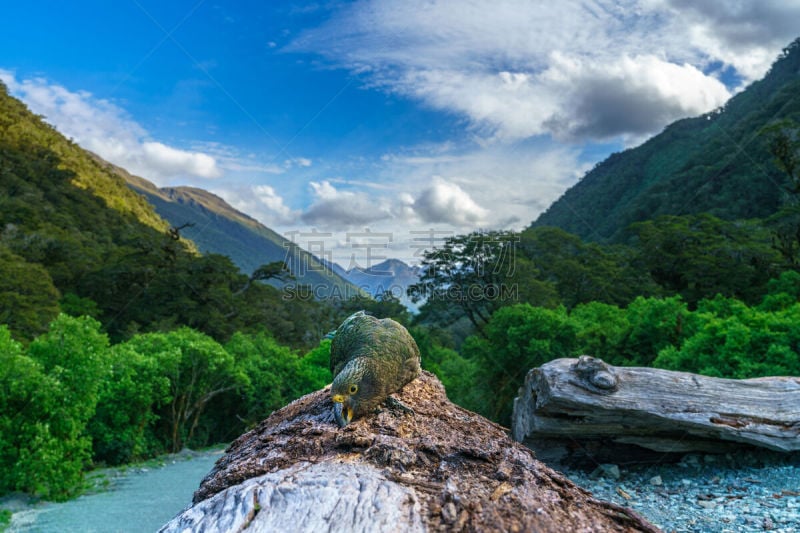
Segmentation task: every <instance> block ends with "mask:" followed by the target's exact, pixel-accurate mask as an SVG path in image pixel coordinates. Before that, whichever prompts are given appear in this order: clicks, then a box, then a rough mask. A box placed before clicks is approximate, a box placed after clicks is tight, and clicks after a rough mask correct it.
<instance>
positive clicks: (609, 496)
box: [563, 452, 800, 533]
mask: <svg viewBox="0 0 800 533" xmlns="http://www.w3.org/2000/svg"><path fill="white" fill-rule="evenodd" d="M563 471H564V473H565V474H567V476H569V477H570V479H572V480H573V481H574V482H575V483H577V484H578V485H580V486H582V487H584V488H586V489H587V490H590V491H591V492H592V493H593V494H594V495H595V496H596V497H598V498H600V499H604V500H609V501H612V502H614V503H618V504H620V505H625V506H627V507H630V508H632V509H634V510H635V511H637V512H638V513H639V514H641V515H642V516H644V517H645V518H647V519H648V520H650V522H652V523H653V524H655V525H657V526H658V527H660V528H661V529H663V530H664V531H666V532H673V531H674V532H689V531H691V532H700V531H702V532H713V533H722V532H731V533H740V532H754V531H759V532H762V531H774V532H778V533H790V532H791V533H800V454H791V455H786V454H778V453H772V452H744V453H741V454H735V455H731V454H727V455H694V454H691V455H686V456H685V457H683V459H682V460H681V461H680V462H679V463H673V464H657V465H647V466H630V467H618V466H617V465H601V466H599V467H598V468H596V469H595V470H594V471H592V472H586V471H579V470H570V469H567V470H563Z"/></svg>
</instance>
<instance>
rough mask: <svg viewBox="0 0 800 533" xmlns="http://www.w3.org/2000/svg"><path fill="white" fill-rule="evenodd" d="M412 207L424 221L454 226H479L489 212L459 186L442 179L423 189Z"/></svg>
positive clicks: (483, 222) (484, 221)
mask: <svg viewBox="0 0 800 533" xmlns="http://www.w3.org/2000/svg"><path fill="white" fill-rule="evenodd" d="M412 208H413V210H414V212H415V213H417V214H418V215H419V216H420V217H421V218H422V219H423V220H424V221H425V222H431V223H446V224H452V225H454V226H472V227H476V226H480V225H482V224H485V223H486V218H487V216H488V214H489V212H488V211H487V210H486V209H484V208H483V207H481V206H479V205H478V204H477V203H476V202H475V200H473V199H472V198H471V197H470V195H469V194H467V193H466V192H464V190H463V189H462V188H461V187H459V186H458V185H456V184H455V183H449V182H447V181H444V180H442V179H438V180H436V183H434V184H433V185H432V186H431V187H429V188H427V189H425V190H423V191H422V192H421V193H420V195H419V196H418V197H417V198H416V199H415V200H414V203H413V204H412Z"/></svg>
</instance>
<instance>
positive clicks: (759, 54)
mask: <svg viewBox="0 0 800 533" xmlns="http://www.w3.org/2000/svg"><path fill="white" fill-rule="evenodd" d="M659 3H660V2H659ZM663 6H664V7H665V8H666V9H670V10H671V13H672V15H673V16H674V17H677V18H678V19H679V20H680V23H681V25H682V26H683V31H682V32H681V35H686V36H687V37H688V40H689V42H690V43H691V44H692V45H694V46H696V47H697V48H698V49H700V50H703V51H705V52H706V53H707V54H708V56H710V57H712V58H716V59H718V60H719V61H722V62H723V63H725V64H727V65H731V66H732V67H733V68H735V69H736V70H737V72H739V74H740V75H742V76H743V77H744V79H745V81H753V80H755V79H757V78H759V77H760V76H762V75H763V74H764V72H765V71H766V69H767V68H768V67H769V65H770V64H772V62H773V61H774V60H775V54H776V52H777V51H778V50H780V49H781V47H783V46H786V45H787V44H789V42H790V41H792V40H793V39H795V38H797V33H798V28H800V3H798V2H786V1H785V0H747V1H738V2H716V1H714V0H663Z"/></svg>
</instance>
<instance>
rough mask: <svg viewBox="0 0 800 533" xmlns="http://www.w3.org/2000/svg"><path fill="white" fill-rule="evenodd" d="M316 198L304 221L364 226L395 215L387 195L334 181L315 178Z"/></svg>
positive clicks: (335, 227)
mask: <svg viewBox="0 0 800 533" xmlns="http://www.w3.org/2000/svg"><path fill="white" fill-rule="evenodd" d="M310 185H311V188H312V190H313V193H314V196H315V199H314V201H313V203H312V204H311V205H310V206H309V207H308V209H306V211H305V212H304V213H303V214H302V217H301V218H302V220H303V222H305V223H307V224H310V225H312V226H316V227H320V228H325V229H332V230H341V229H347V228H352V227H357V226H363V225H365V224H370V223H373V222H377V221H380V220H386V219H388V218H391V216H392V210H391V206H390V204H389V202H387V201H386V200H385V199H381V198H376V197H371V196H369V195H368V194H366V193H363V192H354V191H342V190H339V189H337V188H336V187H334V186H333V185H331V183H330V181H327V180H326V181H322V182H315V181H312V182H311V184H310Z"/></svg>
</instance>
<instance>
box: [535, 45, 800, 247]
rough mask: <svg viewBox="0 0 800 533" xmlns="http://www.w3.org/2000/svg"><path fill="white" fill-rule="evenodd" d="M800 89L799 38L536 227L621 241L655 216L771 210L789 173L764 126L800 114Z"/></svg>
mask: <svg viewBox="0 0 800 533" xmlns="http://www.w3.org/2000/svg"><path fill="white" fill-rule="evenodd" d="M798 94H800V39H797V40H795V41H793V42H792V43H791V44H790V45H788V46H787V48H785V49H784V51H783V53H782V54H781V55H780V56H779V57H778V59H777V60H776V61H775V63H774V64H773V66H772V68H771V69H770V70H769V72H768V73H767V74H766V75H765V76H764V78H762V79H761V80H758V81H755V82H753V83H752V84H750V85H749V86H748V87H747V88H746V89H745V90H743V91H741V92H739V93H738V94H736V95H734V96H733V97H731V99H730V100H729V101H728V102H727V103H726V104H725V105H724V106H722V107H721V108H719V109H716V110H714V111H711V112H709V113H706V114H704V115H700V116H698V117H693V118H685V119H681V120H678V121H675V122H673V123H671V124H669V125H668V126H667V127H665V128H664V130H663V131H662V132H661V133H659V134H658V135H655V136H653V137H651V138H650V139H648V140H647V141H645V142H644V143H642V144H641V145H639V146H637V147H635V148H631V149H628V150H625V151H623V152H618V153H615V154H612V155H611V156H609V157H608V158H606V159H605V160H604V161H602V162H600V163H598V164H597V165H596V166H595V167H594V168H593V169H592V170H590V171H589V172H587V173H586V175H584V177H583V178H582V179H581V180H580V181H579V182H578V183H576V184H575V185H574V186H572V187H571V188H570V189H568V190H567V191H566V192H565V193H564V194H563V195H562V196H561V197H560V198H559V199H558V200H556V201H555V202H554V203H553V204H551V205H550V207H548V208H547V209H546V210H545V211H544V212H543V213H541V214H540V215H539V216H538V217H537V218H536V220H535V221H534V222H532V224H531V226H532V227H537V226H556V227H560V228H562V229H564V230H566V231H568V232H570V233H574V234H577V235H579V236H580V237H581V238H583V239H586V240H592V241H609V242H621V241H624V240H626V238H627V237H628V235H627V233H626V229H627V227H628V226H629V225H630V224H632V223H634V222H639V221H643V220H648V219H652V218H655V217H657V216H658V215H666V214H671V215H681V214H697V213H701V212H707V213H710V214H712V215H715V216H717V217H719V218H723V219H736V218H756V217H766V216H769V215H771V214H772V213H774V212H775V211H776V210H777V209H778V207H779V205H780V204H781V195H782V192H781V187H780V183H782V181H783V180H784V178H783V176H782V174H781V172H780V171H779V170H778V169H776V168H775V167H774V165H772V164H771V159H772V157H771V155H770V154H769V151H768V149H767V147H766V141H765V140H764V139H763V138H762V136H761V135H760V132H761V131H762V129H763V128H764V127H766V126H768V125H769V124H771V123H772V122H774V121H775V120H777V119H784V118H788V119H794V120H798V119H800V98H798ZM767 162H770V163H767Z"/></svg>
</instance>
